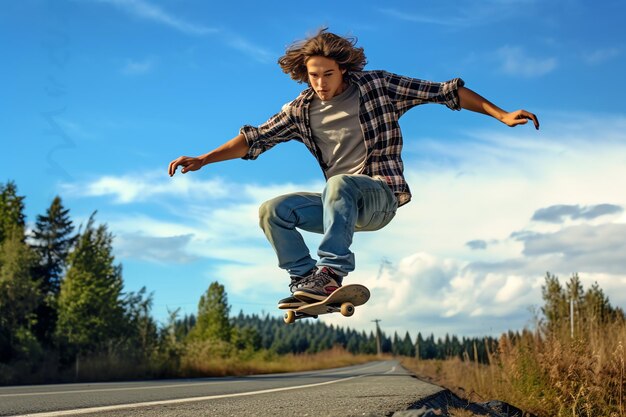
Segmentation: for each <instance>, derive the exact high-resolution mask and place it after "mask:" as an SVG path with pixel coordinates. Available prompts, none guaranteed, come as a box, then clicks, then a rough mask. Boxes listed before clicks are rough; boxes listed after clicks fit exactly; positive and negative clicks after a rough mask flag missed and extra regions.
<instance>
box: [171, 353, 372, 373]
mask: <svg viewBox="0 0 626 417" xmlns="http://www.w3.org/2000/svg"><path fill="white" fill-rule="evenodd" d="M376 359H377V358H376V356H372V355H353V354H351V353H350V352H348V351H346V350H345V349H343V348H340V347H335V348H333V349H331V350H328V351H325V352H320V353H315V354H304V353H303V354H288V355H280V356H279V355H276V354H273V353H271V352H268V351H261V352H255V353H251V354H250V355H223V356H221V355H215V352H214V351H213V349H212V348H211V347H207V346H204V348H202V347H198V346H196V347H195V348H192V349H191V351H190V352H189V354H188V355H186V356H184V357H183V359H182V361H181V376H185V377H189V376H241V375H253V374H269V373H282V372H299V371H310V370H317V369H329V368H339V367H343V366H349V365H357V364H361V363H366V362H370V361H372V360H376Z"/></svg>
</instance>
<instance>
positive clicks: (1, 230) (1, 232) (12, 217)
mask: <svg viewBox="0 0 626 417" xmlns="http://www.w3.org/2000/svg"><path fill="white" fill-rule="evenodd" d="M25 225H26V216H25V215H24V196H18V195H17V185H15V182H13V181H9V182H7V183H6V185H0V243H2V242H3V241H4V240H5V239H6V238H7V237H8V236H9V235H10V234H11V233H12V231H13V229H14V228H17V229H18V234H19V235H20V239H21V241H22V242H23V241H24V227H25Z"/></svg>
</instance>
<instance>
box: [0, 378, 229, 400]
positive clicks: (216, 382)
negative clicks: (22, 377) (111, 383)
mask: <svg viewBox="0 0 626 417" xmlns="http://www.w3.org/2000/svg"><path fill="white" fill-rule="evenodd" d="M233 382H241V381H214V382H195V383H190V384H183V383H181V384H173V385H155V386H153V387H124V388H97V389H84V390H75V391H44V392H20V393H17V394H0V397H28V396H37V397H38V396H40V395H59V394H84V393H92V392H114V391H133V390H149V389H160V388H178V387H181V388H184V387H200V386H203V385H214V384H229V383H233Z"/></svg>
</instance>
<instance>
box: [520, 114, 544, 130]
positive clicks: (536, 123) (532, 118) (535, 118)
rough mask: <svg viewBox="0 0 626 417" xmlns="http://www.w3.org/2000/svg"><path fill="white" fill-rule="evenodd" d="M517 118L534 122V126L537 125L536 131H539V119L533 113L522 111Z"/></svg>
mask: <svg viewBox="0 0 626 417" xmlns="http://www.w3.org/2000/svg"><path fill="white" fill-rule="evenodd" d="M517 117H518V118H520V117H523V118H524V119H528V120H532V122H533V124H534V125H535V129H537V130H538V129H539V119H537V116H535V115H534V114H533V113H531V112H529V111H526V110H520V111H519V114H518V115H517Z"/></svg>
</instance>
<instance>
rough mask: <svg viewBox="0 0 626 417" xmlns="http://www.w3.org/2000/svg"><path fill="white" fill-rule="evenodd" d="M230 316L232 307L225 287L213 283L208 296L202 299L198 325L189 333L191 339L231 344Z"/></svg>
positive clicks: (207, 293)
mask: <svg viewBox="0 0 626 417" xmlns="http://www.w3.org/2000/svg"><path fill="white" fill-rule="evenodd" d="M229 314H230V306H229V305H228V297H227V295H226V291H225V290H224V286H223V285H221V284H219V283H218V282H213V283H212V284H211V285H210V286H209V289H208V290H207V292H206V294H204V295H202V296H201V297H200V302H199V303H198V317H197V319H196V320H197V321H196V325H195V326H194V328H193V329H192V330H191V332H190V333H189V338H190V339H192V340H212V339H213V340H221V341H224V342H229V341H230V337H231V334H232V327H231V324H230V320H229Z"/></svg>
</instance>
